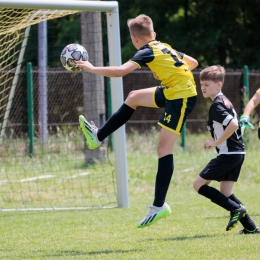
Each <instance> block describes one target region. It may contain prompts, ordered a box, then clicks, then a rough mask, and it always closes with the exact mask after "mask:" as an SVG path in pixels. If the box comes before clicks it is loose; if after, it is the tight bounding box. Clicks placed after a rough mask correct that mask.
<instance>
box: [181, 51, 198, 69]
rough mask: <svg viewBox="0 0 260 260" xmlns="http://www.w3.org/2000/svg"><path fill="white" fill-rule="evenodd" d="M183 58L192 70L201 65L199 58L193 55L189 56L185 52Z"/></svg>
mask: <svg viewBox="0 0 260 260" xmlns="http://www.w3.org/2000/svg"><path fill="white" fill-rule="evenodd" d="M183 60H184V61H185V62H186V63H187V64H188V66H189V68H190V70H193V69H195V68H196V67H197V66H198V65H199V63H198V62H197V60H195V59H194V58H192V57H191V56H188V55H187V54H184V56H183Z"/></svg>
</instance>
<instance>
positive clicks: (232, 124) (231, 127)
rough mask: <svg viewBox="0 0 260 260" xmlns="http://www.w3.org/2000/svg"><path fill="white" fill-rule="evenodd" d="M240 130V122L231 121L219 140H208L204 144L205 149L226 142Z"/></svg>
mask: <svg viewBox="0 0 260 260" xmlns="http://www.w3.org/2000/svg"><path fill="white" fill-rule="evenodd" d="M237 128H238V122H237V120H235V119H231V121H230V122H229V124H228V126H227V127H226V129H225V131H224V132H223V133H222V135H221V136H220V137H219V138H218V139H217V140H207V141H205V143H204V148H205V149H209V148H210V147H216V146H218V145H220V144H222V143H223V142H224V141H226V140H227V139H228V138H229V137H230V136H231V135H232V134H233V133H234V132H235V131H236V130H237Z"/></svg>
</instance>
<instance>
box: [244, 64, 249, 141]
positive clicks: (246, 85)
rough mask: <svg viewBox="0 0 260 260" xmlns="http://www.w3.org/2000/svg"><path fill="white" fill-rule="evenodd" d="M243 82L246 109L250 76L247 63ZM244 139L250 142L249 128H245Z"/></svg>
mask: <svg viewBox="0 0 260 260" xmlns="http://www.w3.org/2000/svg"><path fill="white" fill-rule="evenodd" d="M243 74H244V75H243V84H244V90H245V91H244V96H243V98H244V109H245V107H246V105H247V103H248V101H249V77H248V66H247V65H245V66H244V70H243ZM244 140H245V143H246V144H248V143H249V142H250V132H249V131H247V129H245V133H244Z"/></svg>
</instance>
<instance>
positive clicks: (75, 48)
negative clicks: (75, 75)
mask: <svg viewBox="0 0 260 260" xmlns="http://www.w3.org/2000/svg"><path fill="white" fill-rule="evenodd" d="M78 60H82V61H87V60H88V52H87V50H86V49H85V48H84V47H83V46H81V45H80V44H77V43H71V44H69V45H67V46H66V47H65V48H64V49H63V50H62V52H61V55H60V61H61V64H62V66H63V67H64V68H65V69H66V70H69V71H73V72H76V71H81V70H82V68H80V67H78V66H77V65H76V61H78Z"/></svg>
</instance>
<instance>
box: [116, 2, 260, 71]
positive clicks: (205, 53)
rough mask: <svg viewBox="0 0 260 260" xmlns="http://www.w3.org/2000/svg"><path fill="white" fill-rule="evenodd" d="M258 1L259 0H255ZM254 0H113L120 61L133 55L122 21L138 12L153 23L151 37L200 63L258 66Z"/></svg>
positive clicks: (258, 38) (258, 34) (259, 33)
mask: <svg viewBox="0 0 260 260" xmlns="http://www.w3.org/2000/svg"><path fill="white" fill-rule="evenodd" d="M257 2H258V3H260V1H259V0H258V1H257ZM255 6H256V2H248V1H247V2H245V1H244V0H236V1H227V2H225V3H220V2H219V1H216V0H214V1H205V0H202V1H186V0H185V1H184V0H178V1H170V0H166V1H163V4H162V3H161V2H160V1H155V0H152V1H141V0H133V1H132V2H131V6H129V1H127V0H121V1H120V2H119V11H120V28H121V37H122V39H121V43H122V57H123V61H124V62H125V61H127V60H128V59H129V58H131V56H132V55H133V54H134V51H135V50H134V47H131V40H130V37H129V36H128V28H127V25H126V21H127V19H128V18H131V17H135V16H137V15H139V14H141V13H145V14H147V15H149V16H150V17H151V18H152V19H153V22H154V29H155V32H156V33H157V40H160V41H162V42H167V43H169V44H170V45H172V47H173V48H175V49H177V50H179V51H182V52H184V53H187V54H188V55H191V56H193V57H195V58H196V59H197V60H198V61H199V64H200V65H199V66H200V67H205V66H207V65H212V64H221V65H223V66H225V67H227V68H233V69H237V68H242V67H243V66H244V65H248V66H249V67H250V68H251V69H253V68H254V69H259V68H260V60H259V59H258V56H259V54H260V53H259V52H260V50H259V44H260V31H259V30H258V17H259V15H260V10H259V8H255Z"/></svg>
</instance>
